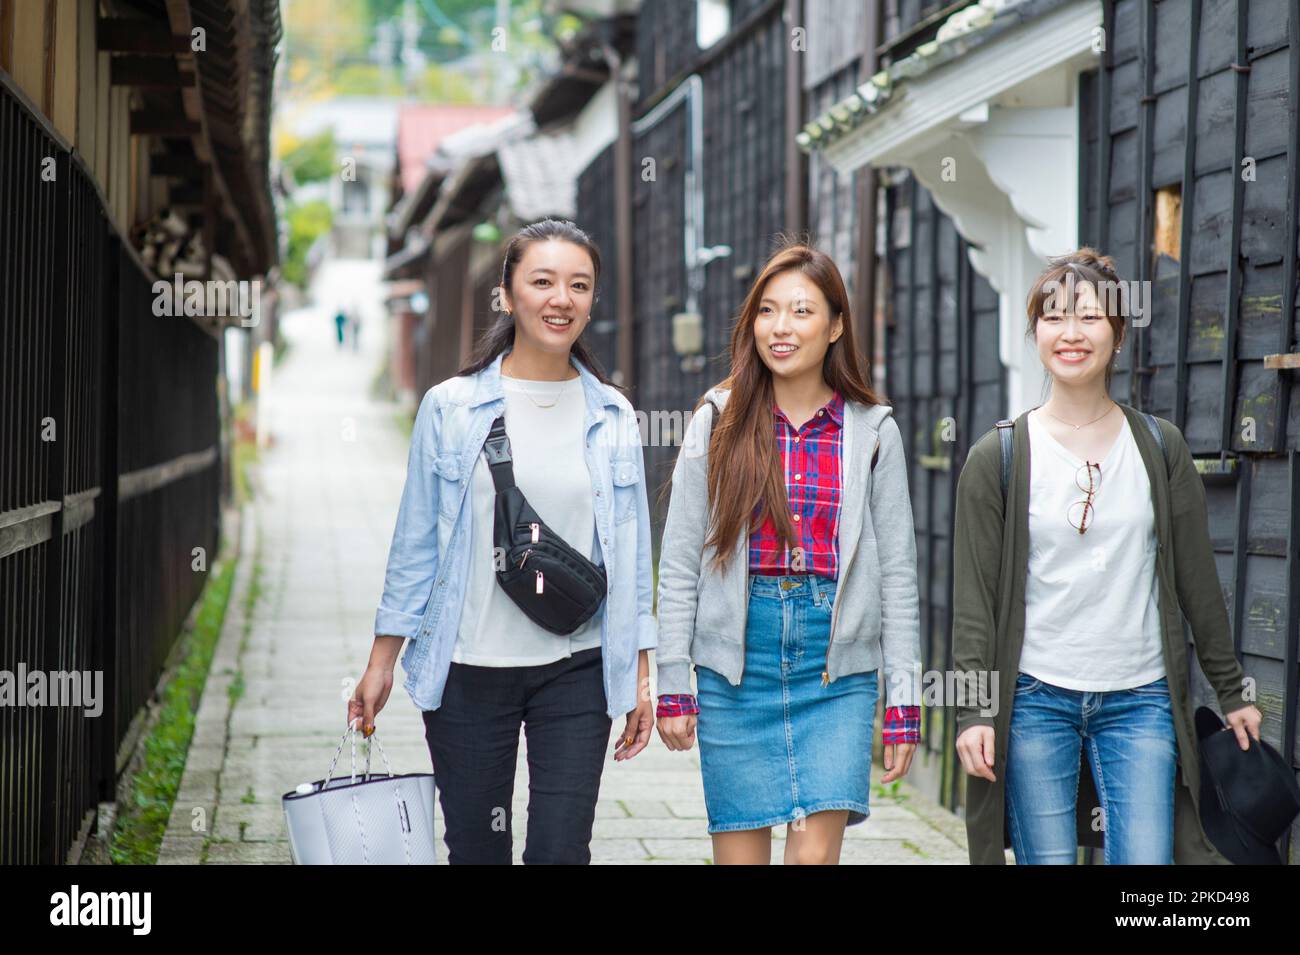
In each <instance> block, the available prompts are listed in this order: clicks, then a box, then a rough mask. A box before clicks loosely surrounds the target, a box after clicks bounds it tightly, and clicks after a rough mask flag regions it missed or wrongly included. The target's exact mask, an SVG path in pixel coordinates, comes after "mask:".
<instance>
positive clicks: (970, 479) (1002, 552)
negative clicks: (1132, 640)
mask: <svg viewBox="0 0 1300 955" xmlns="http://www.w3.org/2000/svg"><path fill="white" fill-rule="evenodd" d="M1067 273H1068V275H1069V277H1068V278H1067V280H1066V284H1067V286H1069V287H1073V286H1074V284H1075V279H1078V280H1079V284H1080V285H1081V286H1084V289H1083V291H1085V292H1086V291H1090V290H1092V291H1094V294H1091V295H1081V296H1080V297H1078V298H1077V301H1078V302H1079V303H1080V309H1079V311H1080V312H1081V313H1084V312H1086V311H1091V312H1092V314H1089V315H1086V318H1088V319H1090V320H1089V321H1084V320H1083V319H1084V316H1082V315H1081V317H1080V318H1078V319H1075V318H1074V316H1073V315H1071V316H1070V321H1069V326H1068V327H1069V331H1068V332H1066V333H1065V334H1066V335H1067V336H1075V338H1074V339H1072V340H1071V341H1067V342H1066V344H1065V345H1064V346H1062V345H1061V338H1060V337H1059V336H1060V335H1061V326H1060V325H1059V324H1058V323H1059V321H1060V318H1059V317H1058V316H1060V314H1061V313H1060V311H1059V310H1058V313H1057V315H1056V316H1053V319H1054V320H1053V321H1049V322H1040V321H1039V319H1040V318H1041V316H1042V315H1043V314H1044V305H1045V300H1046V299H1047V296H1046V295H1045V290H1046V286H1047V285H1050V282H1051V281H1059V280H1060V279H1062V278H1063V277H1065V276H1066V275H1067ZM1045 280H1046V282H1045ZM1117 281H1118V279H1117V277H1116V276H1115V273H1114V267H1113V264H1112V263H1111V261H1110V260H1109V259H1108V258H1104V257H1098V256H1097V255H1096V253H1095V252H1093V251H1092V250H1091V249H1080V250H1078V252H1075V253H1071V254H1070V255H1068V256H1064V257H1062V258H1060V259H1055V260H1053V264H1052V267H1051V268H1049V269H1048V270H1046V271H1045V272H1044V273H1043V275H1042V276H1040V278H1039V281H1038V282H1037V283H1036V284H1035V286H1034V290H1033V291H1032V292H1031V294H1030V297H1029V326H1030V330H1031V333H1032V334H1035V335H1036V336H1037V338H1038V344H1039V352H1040V356H1041V357H1042V358H1043V360H1044V364H1045V366H1046V367H1047V369H1048V371H1049V373H1050V375H1051V377H1052V379H1053V381H1054V397H1056V393H1057V392H1060V393H1061V394H1062V395H1063V396H1065V400H1063V401H1058V402H1057V407H1055V408H1053V409H1050V410H1052V411H1055V412H1056V413H1057V414H1061V416H1062V418H1064V419H1065V421H1066V423H1067V424H1071V425H1072V424H1073V421H1074V420H1078V421H1081V422H1086V423H1090V422H1087V418H1084V417H1082V416H1076V417H1074V418H1070V417H1067V415H1066V414H1065V413H1064V412H1066V411H1075V412H1081V411H1087V410H1089V408H1097V409H1100V408H1101V407H1108V408H1109V412H1108V413H1109V414H1110V415H1111V416H1112V425H1113V424H1114V423H1116V419H1113V415H1114V413H1115V409H1114V408H1113V407H1109V404H1108V403H1109V398H1108V397H1107V395H1106V390H1107V388H1108V386H1109V382H1110V371H1111V365H1112V363H1113V358H1114V355H1115V354H1117V353H1118V351H1119V346H1120V345H1121V344H1122V342H1123V337H1124V325H1123V318H1122V317H1120V316H1119V315H1108V314H1106V313H1105V311H1104V309H1101V306H1100V305H1099V304H1098V297H1097V296H1096V295H1095V289H1096V288H1098V287H1099V286H1098V284H1097V283H1099V282H1117ZM1063 301H1064V302H1066V303H1072V301H1074V300H1072V299H1071V296H1069V295H1066V296H1065V298H1064V299H1063ZM1103 304H1104V303H1103ZM1067 308H1069V309H1071V310H1072V309H1073V304H1070V305H1067ZM1099 310H1100V311H1099ZM1098 318H1100V319H1102V320H1101V321H1097V320H1096V319H1098ZM1052 325H1055V326H1056V327H1055V328H1052V327H1050V326H1052ZM1040 326H1041V327H1040ZM1085 326H1086V328H1085ZM1053 335H1056V336H1058V337H1057V338H1055V339H1053V338H1052V337H1051V336H1053ZM1073 348H1077V349H1078V353H1075V352H1073V351H1063V350H1062V349H1073ZM1080 356H1082V357H1080ZM1074 366H1077V370H1076V367H1074ZM1103 370H1104V376H1103V374H1102V371H1103ZM1094 390H1095V392H1096V394H1093V393H1092V392H1093V391H1094ZM1071 402H1072V403H1071ZM1088 402H1094V403H1093V404H1091V405H1089V404H1088ZM1119 409H1120V411H1122V413H1123V415H1124V417H1125V418H1127V423H1128V428H1129V429H1130V430H1131V434H1132V437H1133V439H1134V441H1135V442H1136V445H1137V449H1138V451H1139V453H1140V457H1141V463H1142V465H1143V467H1144V468H1145V471H1146V474H1147V477H1148V479H1149V481H1150V486H1151V495H1150V496H1151V503H1152V509H1153V514H1154V531H1155V538H1156V554H1155V562H1154V563H1155V568H1154V569H1155V579H1156V589H1157V593H1158V606H1159V613H1158V617H1159V633H1160V644H1161V655H1162V656H1163V662H1164V669H1165V673H1166V676H1167V682H1168V697H1169V704H1170V711H1171V713H1172V722H1173V727H1172V729H1173V735H1174V737H1175V740H1176V748H1177V762H1178V767H1179V771H1178V772H1177V773H1176V775H1175V779H1174V799H1173V829H1174V832H1173V861H1174V862H1176V863H1179V864H1184V863H1218V864H1226V863H1227V860H1226V859H1224V858H1223V856H1222V855H1221V854H1220V853H1218V852H1217V851H1216V850H1215V849H1214V848H1213V846H1212V845H1211V844H1210V843H1209V841H1208V839H1206V837H1205V834H1204V832H1203V831H1202V829H1201V825H1200V818H1199V804H1198V801H1199V794H1200V773H1199V770H1200V766H1199V762H1198V748H1197V735H1196V731H1195V728H1194V726H1193V717H1192V712H1193V708H1192V703H1191V700H1190V688H1189V676H1188V660H1187V643H1186V641H1185V639H1184V636H1183V627H1182V623H1181V619H1180V613H1179V611H1180V609H1181V612H1182V615H1183V616H1185V617H1186V619H1187V621H1188V623H1189V624H1190V626H1191V630H1192V634H1193V636H1194V639H1195V650H1196V655H1197V658H1198V659H1199V661H1200V665H1201V670H1202V672H1203V673H1204V674H1205V676H1206V678H1207V680H1208V681H1209V683H1210V686H1211V687H1212V688H1213V690H1214V693H1215V695H1216V696H1217V698H1218V701H1219V705H1220V707H1221V708H1222V710H1223V712H1224V713H1225V714H1227V720H1228V722H1229V724H1230V725H1231V727H1232V729H1233V730H1234V732H1236V734H1237V737H1238V740H1239V742H1240V744H1241V745H1242V748H1243V749H1245V748H1247V746H1248V741H1247V733H1249V734H1250V735H1251V736H1254V737H1255V738H1256V739H1258V738H1259V722H1260V714H1259V711H1258V710H1257V709H1256V708H1255V707H1254V706H1252V705H1250V703H1249V702H1248V701H1247V699H1246V698H1245V694H1244V693H1243V678H1242V670H1241V666H1240V664H1239V663H1238V661H1237V659H1236V656H1235V655H1234V650H1233V643H1232V634H1231V631H1230V628H1229V624H1228V615H1227V611H1226V608H1225V606H1224V601H1223V596H1222V591H1221V589H1220V584H1219V578H1218V574H1217V572H1216V570H1215V563H1214V555H1213V551H1212V549H1211V545H1210V538H1209V532H1208V528H1207V521H1206V511H1205V492H1204V489H1203V487H1202V485H1201V478H1200V475H1199V474H1198V473H1197V471H1196V468H1195V465H1194V463H1193V460H1192V456H1191V452H1190V451H1189V450H1188V447H1187V443H1186V442H1185V441H1184V439H1183V436H1182V434H1181V432H1180V431H1179V430H1178V428H1177V427H1175V426H1174V425H1173V424H1171V423H1170V422H1168V421H1165V420H1163V419H1156V420H1157V422H1158V424H1159V427H1160V430H1161V432H1162V434H1163V437H1164V445H1165V448H1166V449H1167V456H1166V454H1165V453H1163V452H1162V449H1161V447H1160V443H1159V442H1157V440H1156V438H1155V436H1154V434H1153V433H1152V432H1151V431H1150V430H1149V429H1148V427H1147V425H1146V422H1145V421H1144V419H1143V416H1142V415H1141V414H1140V413H1139V412H1138V411H1136V410H1135V409H1133V408H1131V407H1129V406H1127V405H1122V404H1121V405H1119ZM1028 417H1029V412H1025V413H1024V414H1021V415H1020V417H1019V418H1017V419H1016V421H1015V425H1014V429H1013V434H1014V439H1013V448H1014V454H1013V459H1012V461H1013V464H1012V467H1011V473H1010V475H1009V481H1008V483H1007V487H1006V492H1005V502H1004V495H1003V487H1002V464H1001V450H1000V439H999V435H998V429H996V428H995V429H993V430H991V431H989V432H988V433H987V434H985V435H984V436H983V437H981V438H980V439H979V440H978V441H977V442H976V443H975V445H974V446H973V447H972V448H971V451H970V454H969V455H968V457H967V460H966V464H965V466H964V468H963V469H962V473H961V477H960V478H959V480H958V485H957V509H956V527H955V533H954V546H953V550H954V568H953V665H954V668H955V669H956V670H957V671H958V673H959V674H968V675H969V674H981V673H983V674H990V673H992V674H996V675H997V677H998V682H997V684H996V692H997V696H996V707H995V708H988V707H984V708H982V707H981V705H980V704H979V703H978V702H976V701H974V700H970V699H967V700H959V701H957V703H958V705H957V707H956V709H957V751H958V755H959V757H960V759H961V761H962V765H963V768H964V769H965V770H966V772H967V773H968V776H967V787H966V830H967V837H968V845H969V852H970V859H971V862H972V863H974V864H1003V863H1004V862H1005V854H1004V848H1006V847H1009V846H1010V845H1011V840H1010V838H1009V833H1008V831H1007V829H1008V826H1007V803H1006V787H1005V779H1006V769H1007V752H1008V741H1009V739H1010V727H1011V718H1012V707H1013V702H1014V699H1015V691H1016V683H1017V679H1016V678H1017V675H1018V673H1019V664H1020V662H1021V649H1022V646H1023V641H1024V636H1025V619H1026V603H1025V592H1026V577H1027V572H1028V565H1029V505H1030V490H1031V484H1030V460H1031V449H1030V441H1029V423H1028ZM1117 423H1118V424H1119V426H1120V427H1121V428H1122V427H1123V422H1117ZM1084 426H1085V424H1080V425H1078V426H1077V427H1076V428H1075V430H1076V431H1078V430H1079V429H1080V428H1082V427H1084ZM1120 437H1121V438H1122V437H1123V434H1122V432H1121V435H1120ZM1077 496H1078V497H1081V498H1082V497H1084V492H1083V491H1080V492H1079V493H1078V495H1077ZM1004 510H1005V512H1006V513H1007V514H1009V515H1010V517H1011V519H1010V520H1004ZM1064 519H1065V517H1064V516H1062V520H1064ZM1072 523H1074V521H1072ZM1076 529H1077V525H1076ZM1107 596H1108V595H1107V593H1106V592H1105V591H1104V590H1099V591H1098V593H1097V601H1098V605H1099V606H1100V605H1101V603H1102V602H1103V601H1105V600H1106V599H1107ZM990 709H992V710H993V711H992V713H990V712H989V710H990ZM1082 752H1083V753H1084V754H1085V755H1084V758H1083V759H1082V760H1081V766H1080V773H1079V796H1078V802H1077V805H1076V827H1077V833H1078V836H1079V842H1080V844H1082V845H1098V844H1099V841H1100V836H1101V834H1100V832H1097V831H1096V830H1097V829H1098V828H1099V827H1098V826H1097V825H1096V824H1095V823H1094V822H1093V820H1095V819H1097V818H1098V809H1097V806H1098V799H1097V796H1096V790H1095V787H1094V784H1093V780H1092V774H1091V772H1089V767H1088V765H1087V759H1086V752H1087V748H1086V747H1084V748H1083V749H1082ZM1103 818H1104V817H1103Z"/></svg>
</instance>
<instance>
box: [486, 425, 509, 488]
mask: <svg viewBox="0 0 1300 955" xmlns="http://www.w3.org/2000/svg"><path fill="white" fill-rule="evenodd" d="M483 453H484V454H486V455H487V462H488V467H489V468H490V469H491V471H492V484H493V486H495V487H496V491H497V493H498V494H500V493H501V492H502V491H504V490H507V489H509V488H512V487H514V486H515V468H514V459H513V458H511V456H510V439H509V438H508V437H506V419H505V417H504V416H502V417H499V418H497V419H496V420H495V421H493V422H492V427H491V429H490V430H489V431H488V436H487V440H486V441H484V442H483Z"/></svg>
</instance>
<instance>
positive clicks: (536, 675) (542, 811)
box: [424, 647, 612, 865]
mask: <svg viewBox="0 0 1300 955" xmlns="http://www.w3.org/2000/svg"><path fill="white" fill-rule="evenodd" d="M521 722H522V723H523V726H524V737H525V739H526V741H527V753H528V838H527V840H526V842H525V845H524V864H525V865H534V864H538V863H561V864H579V865H585V864H586V863H589V862H590V861H591V828H592V824H593V823H594V821H595V818H596V797H597V795H598V794H599V792H600V774H601V770H602V769H604V765H605V749H606V747H607V746H608V745H609V736H610V729H611V725H612V721H611V720H610V718H609V716H607V715H606V713H605V684H604V679H603V674H602V669H601V658H600V648H599V647H593V648H592V649H590V650H581V651H579V652H578V653H575V654H574V655H573V656H571V657H569V658H567V659H564V660H557V661H555V662H554V663H548V664H545V665H543V666H525V667H483V666H469V665H466V664H460V663H453V664H452V665H451V671H450V673H449V674H448V676H447V686H446V688H445V689H444V690H443V694H442V705H441V706H439V707H438V708H437V709H436V710H425V711H424V738H425V739H426V740H427V741H428V743H429V755H430V756H431V757H432V759H433V776H434V784H435V785H436V786H437V788H438V793H439V797H440V802H441V805H442V814H443V819H444V820H445V821H446V824H447V836H446V839H447V852H448V861H449V862H450V863H451V864H452V865H460V864H463V863H468V864H479V865H484V864H500V865H510V863H511V861H512V856H511V843H512V834H511V819H510V802H511V798H512V796H513V795H514V789H515V765H516V761H517V759H518V754H519V725H520V723H521Z"/></svg>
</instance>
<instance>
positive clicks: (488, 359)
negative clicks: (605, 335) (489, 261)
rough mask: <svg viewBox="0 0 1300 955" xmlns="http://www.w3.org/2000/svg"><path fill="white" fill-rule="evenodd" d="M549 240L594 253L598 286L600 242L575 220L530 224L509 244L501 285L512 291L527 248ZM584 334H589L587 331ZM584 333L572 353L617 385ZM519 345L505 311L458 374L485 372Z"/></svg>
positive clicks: (605, 380)
mask: <svg viewBox="0 0 1300 955" xmlns="http://www.w3.org/2000/svg"><path fill="white" fill-rule="evenodd" d="M548 239H559V240H560V241H562V242H572V243H573V244H574V245H576V246H578V247H579V248H581V249H584V250H585V251H586V253H587V254H588V255H589V256H591V265H592V268H593V270H594V271H595V275H594V276H592V282H591V284H592V288H593V289H594V288H596V286H597V283H599V281H600V249H598V248H597V247H596V243H595V242H593V241H591V238H590V237H589V236H588V235H587V233H585V232H583V231H582V230H581V229H579V228H578V227H577V226H576V225H574V224H573V223H572V222H570V221H568V220H567V219H542V220H541V221H540V222H534V223H533V224H532V225H526V226H524V227H523V228H522V229H520V230H519V231H518V232H516V233H515V234H514V236H513V237H512V238H511V239H510V241H509V242H507V243H506V254H505V257H504V258H503V259H502V262H501V288H502V289H504V290H505V291H506V292H509V291H510V282H511V280H512V279H513V278H514V275H515V266H517V265H518V264H519V260H520V259H522V258H523V257H524V250H525V249H527V248H528V247H529V246H530V245H532V244H533V243H534V242H545V241H547V240H548ZM596 301H597V298H596V297H595V296H593V298H592V305H595V304H596ZM583 334H586V333H585V331H584V332H583ZM582 337H583V335H582V334H580V335H579V336H578V338H577V340H576V341H574V343H573V347H572V348H570V349H569V354H570V355H572V356H573V357H574V358H576V359H578V361H580V362H582V364H583V365H585V366H586V367H587V370H588V371H590V372H591V373H592V374H593V375H595V376H596V378H597V379H598V380H599V381H600V382H601V383H602V384H605V385H609V386H610V387H611V388H617V387H618V386H617V385H615V384H614V383H613V382H612V381H610V380H609V378H608V377H607V376H606V375H605V370H604V369H603V368H602V367H601V364H600V362H599V361H597V360H596V356H595V355H593V354H592V353H591V349H589V348H588V347H587V345H586V343H585V342H584V341H583V340H582ZM514 344H515V317H514V315H512V314H511V313H509V312H502V313H501V314H500V315H498V316H497V318H496V321H494V322H493V323H492V325H491V326H489V327H488V329H487V330H486V331H484V332H483V334H482V335H480V336H479V339H478V341H477V342H476V343H475V345H474V352H473V354H472V355H471V356H470V360H469V364H468V365H466V366H465V367H464V368H462V369H461V370H460V371H458V372H456V374H457V375H474V374H478V372H480V371H482V370H483V369H484V368H486V367H487V366H488V365H490V364H492V363H493V362H494V361H496V359H497V356H498V355H500V354H501V353H502V352H504V351H507V350H509V349H510V348H513V347H514Z"/></svg>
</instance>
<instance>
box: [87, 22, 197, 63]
mask: <svg viewBox="0 0 1300 955" xmlns="http://www.w3.org/2000/svg"><path fill="white" fill-rule="evenodd" d="M97 27H98V29H97V33H96V36H97V41H98V46H99V49H100V50H101V51H102V52H105V53H147V54H150V55H152V56H170V55H172V54H174V53H189V52H190V38H189V36H188V35H186V36H176V35H175V34H173V33H172V32H171V30H170V29H169V28H168V27H167V25H166V24H162V23H155V22H154V21H152V20H128V19H123V18H120V17H112V18H109V17H100V18H99V21H98V24H97Z"/></svg>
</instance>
